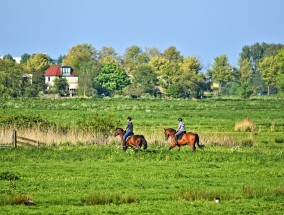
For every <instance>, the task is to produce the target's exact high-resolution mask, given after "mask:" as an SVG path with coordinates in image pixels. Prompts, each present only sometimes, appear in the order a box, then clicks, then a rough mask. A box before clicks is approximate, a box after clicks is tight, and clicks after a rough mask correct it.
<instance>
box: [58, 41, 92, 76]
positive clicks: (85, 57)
mask: <svg viewBox="0 0 284 215" xmlns="http://www.w3.org/2000/svg"><path fill="white" fill-rule="evenodd" d="M96 60H97V51H96V49H95V48H94V47H93V46H92V45H91V44H87V43H83V44H79V45H76V46H74V47H72V48H71V49H70V50H69V51H68V53H67V55H66V56H65V58H64V59H63V62H62V65H64V66H71V67H72V68H73V69H74V70H75V71H77V70H78V69H79V66H80V63H82V62H90V61H94V62H96Z"/></svg>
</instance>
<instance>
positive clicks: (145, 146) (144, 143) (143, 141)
mask: <svg viewBox="0 0 284 215" xmlns="http://www.w3.org/2000/svg"><path fill="white" fill-rule="evenodd" d="M141 138H142V144H143V147H144V149H147V140H146V139H145V137H144V136H143V135H141Z"/></svg>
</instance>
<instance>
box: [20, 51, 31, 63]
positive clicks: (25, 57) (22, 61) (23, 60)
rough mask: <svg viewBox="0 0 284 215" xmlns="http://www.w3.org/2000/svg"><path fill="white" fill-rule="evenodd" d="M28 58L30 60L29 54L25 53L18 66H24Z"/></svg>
mask: <svg viewBox="0 0 284 215" xmlns="http://www.w3.org/2000/svg"><path fill="white" fill-rule="evenodd" d="M30 58H31V55H30V54H27V53H24V54H22V55H21V61H20V64H26V63H27V62H28V60H29V59H30Z"/></svg>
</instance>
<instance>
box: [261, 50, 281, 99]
mask: <svg viewBox="0 0 284 215" xmlns="http://www.w3.org/2000/svg"><path fill="white" fill-rule="evenodd" d="M258 67H259V70H260V72H261V76H262V79H263V81H264V83H265V84H266V86H267V92H268V95H269V94H270V92H271V88H273V87H275V86H276V81H277V72H278V62H277V59H276V58H275V57H273V56H270V57H266V58H264V59H263V60H262V61H261V62H259V64H258Z"/></svg>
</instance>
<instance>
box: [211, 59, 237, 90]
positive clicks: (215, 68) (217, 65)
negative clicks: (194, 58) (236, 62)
mask: <svg viewBox="0 0 284 215" xmlns="http://www.w3.org/2000/svg"><path fill="white" fill-rule="evenodd" d="M232 71H233V68H232V66H231V65H230V64H229V60H228V57H227V55H220V56H217V57H215V58H214V64H213V65H212V66H211V68H210V69H209V70H208V73H209V75H210V77H211V78H212V79H213V81H215V82H217V83H218V84H219V94H222V86H223V85H224V84H225V83H228V82H229V81H230V80H231V77H232V76H231V75H232Z"/></svg>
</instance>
